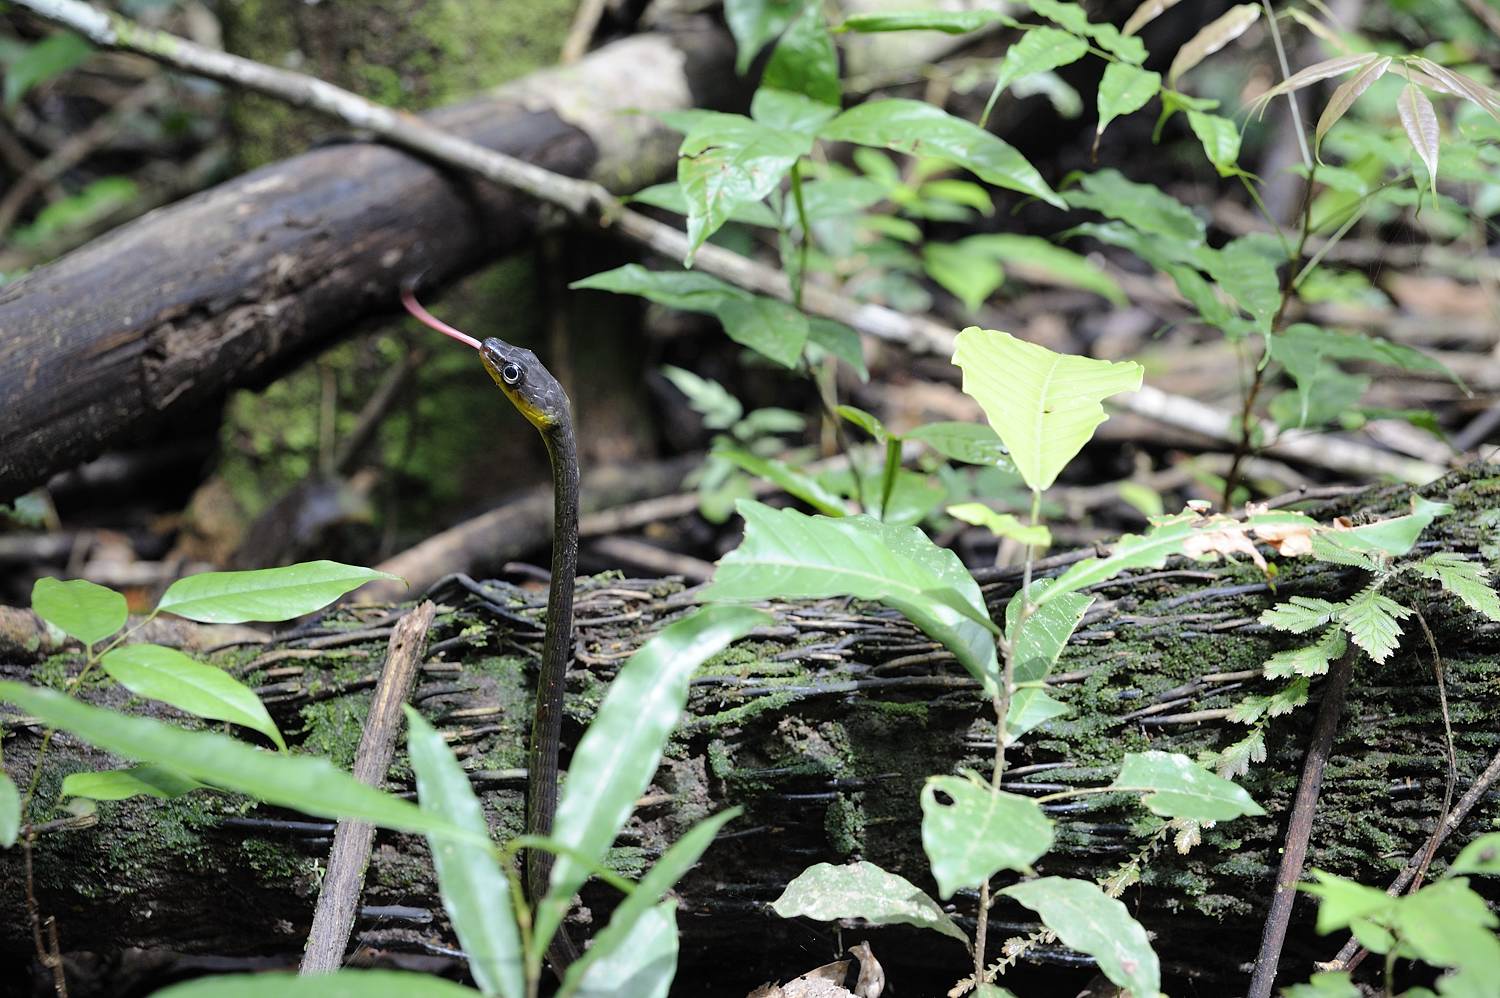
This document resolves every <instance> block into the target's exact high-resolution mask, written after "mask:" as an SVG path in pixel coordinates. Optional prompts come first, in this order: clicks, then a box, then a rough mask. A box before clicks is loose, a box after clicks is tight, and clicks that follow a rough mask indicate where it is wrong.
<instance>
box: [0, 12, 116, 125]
mask: <svg viewBox="0 0 1500 998" xmlns="http://www.w3.org/2000/svg"><path fill="white" fill-rule="evenodd" d="M93 53H94V49H93V47H92V46H91V45H89V43H88V42H86V41H84V40H83V39H82V38H80V37H78V36H77V35H75V34H73V32H71V31H59V32H57V33H56V34H52V35H48V36H47V37H46V38H43V39H42V40H41V41H39V42H36V43H35V44H32V45H29V46H25V47H24V51H22V53H21V54H20V55H19V56H17V57H16V58H14V59H12V60H10V61H9V62H8V63H6V65H5V108H6V110H7V111H11V110H14V109H15V107H16V104H17V103H19V102H20V100H21V98H22V97H24V96H26V92H27V91H28V90H30V89H31V88H32V87H34V86H36V85H37V84H39V83H46V82H47V81H48V80H50V79H52V78H54V77H57V76H61V75H62V74H63V73H66V72H67V71H68V70H70V69H72V68H73V67H75V66H79V65H81V64H82V63H83V61H84V60H85V59H87V58H88V57H89V56H91V55H93Z"/></svg>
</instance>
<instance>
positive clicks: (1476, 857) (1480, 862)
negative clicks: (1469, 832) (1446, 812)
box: [1448, 832, 1500, 877]
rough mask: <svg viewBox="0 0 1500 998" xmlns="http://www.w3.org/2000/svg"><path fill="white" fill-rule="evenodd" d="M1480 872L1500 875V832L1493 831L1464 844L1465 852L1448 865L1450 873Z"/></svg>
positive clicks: (1486, 874)
mask: <svg viewBox="0 0 1500 998" xmlns="http://www.w3.org/2000/svg"><path fill="white" fill-rule="evenodd" d="M1459 873H1478V874H1481V875H1485V876H1492V877H1493V876H1500V832H1491V833H1490V834H1488V835H1481V836H1480V837H1479V838H1477V839H1475V840H1474V841H1473V842H1470V843H1469V844H1468V845H1466V846H1464V849H1463V852H1461V853H1459V854H1458V858H1457V859H1455V860H1454V861H1453V865H1452V866H1450V867H1448V875H1449V876H1453V875H1455V874H1459Z"/></svg>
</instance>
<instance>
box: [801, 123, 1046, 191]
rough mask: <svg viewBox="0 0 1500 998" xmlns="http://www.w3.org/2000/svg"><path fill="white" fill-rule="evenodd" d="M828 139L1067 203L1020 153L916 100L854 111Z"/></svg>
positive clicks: (828, 131)
mask: <svg viewBox="0 0 1500 998" xmlns="http://www.w3.org/2000/svg"><path fill="white" fill-rule="evenodd" d="M823 138H825V139H829V140H832V141H835V142H854V143H857V144H859V145H866V146H877V147H880V148H885V149H892V150H895V151H896V152H904V153H909V154H911V155H921V156H935V157H941V158H943V159H947V160H950V161H952V162H953V163H956V164H957V165H959V166H961V167H963V168H964V169H966V170H968V171H969V172H970V173H973V174H974V175H975V176H977V177H978V178H979V179H981V180H984V181H987V182H989V183H991V184H994V185H996V186H997V187H1005V188H1008V189H1009V190H1013V191H1020V192H1021V193H1022V194H1029V195H1031V196H1032V197H1036V198H1040V199H1041V200H1043V201H1046V202H1047V203H1048V204H1050V205H1053V206H1054V207H1057V208H1066V207H1067V205H1066V204H1064V203H1063V200H1062V199H1061V198H1059V197H1058V196H1057V194H1056V193H1054V192H1053V190H1052V188H1051V187H1048V186H1047V182H1046V181H1044V180H1043V179H1042V176H1041V174H1039V173H1037V172H1036V168H1035V167H1033V166H1032V165H1031V164H1030V163H1028V162H1027V161H1026V158H1025V157H1024V156H1022V155H1021V154H1020V153H1019V152H1017V151H1016V150H1015V149H1013V148H1011V147H1010V146H1009V145H1008V144H1006V143H1005V142H1003V141H1001V140H1000V139H998V138H996V137H995V136H994V135H991V134H990V133H989V132H987V131H985V130H984V129H982V128H980V127H979V126H978V125H975V124H973V123H972V122H968V121H965V120H964V119H962V118H956V117H954V116H953V115H951V114H949V113H948V112H946V111H944V110H943V109H942V108H939V107H936V106H934V105H932V104H928V103H926V102H924V101H916V100H902V99H891V100H875V101H867V102H866V103H864V104H860V105H859V106H858V107H854V108H850V109H849V110H848V111H845V112H844V113H843V114H841V115H839V116H838V117H837V118H834V119H833V120H832V121H830V122H829V123H828V124H827V125H826V126H824V128H823Z"/></svg>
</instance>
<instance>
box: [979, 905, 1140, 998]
mask: <svg viewBox="0 0 1500 998" xmlns="http://www.w3.org/2000/svg"><path fill="white" fill-rule="evenodd" d="M1000 893H1002V894H1008V895H1010V896H1011V897H1013V898H1015V899H1016V900H1017V901H1019V902H1021V904H1023V905H1025V906H1026V907H1028V908H1030V909H1031V910H1032V911H1035V912H1036V913H1037V914H1038V915H1040V916H1041V918H1042V921H1043V922H1044V923H1045V924H1046V926H1047V928H1049V929H1051V930H1052V931H1053V932H1055V933H1057V938H1059V939H1061V940H1062V942H1063V945H1065V946H1069V947H1071V948H1072V949H1075V950H1077V951H1078V952H1080V953H1087V954H1088V955H1089V956H1091V957H1093V958H1094V959H1095V960H1096V961H1097V962H1098V964H1099V969H1100V970H1101V971H1103V972H1104V976H1105V977H1108V978H1109V979H1110V980H1111V981H1114V982H1115V983H1116V984H1118V985H1120V987H1122V988H1127V989H1129V991H1130V993H1131V995H1132V996H1134V998H1157V992H1158V991H1160V990H1161V965H1160V963H1159V962H1158V961H1157V958H1156V952H1155V951H1154V950H1152V948H1151V942H1150V940H1149V939H1148V938H1147V937H1146V930H1145V929H1143V928H1141V924H1140V923H1139V922H1137V921H1136V920H1135V919H1134V918H1132V917H1131V916H1130V911H1129V909H1127V908H1126V907H1125V905H1123V904H1121V903H1120V902H1119V901H1116V900H1115V899H1114V898H1112V897H1110V896H1109V895H1107V894H1105V893H1104V892H1103V891H1102V890H1100V889H1099V888H1098V887H1096V886H1095V885H1094V884H1091V883H1087V882H1086V881H1082V880H1068V879H1064V878H1062V877H1042V878H1041V879H1040V880H1031V881H1027V882H1026V883H1021V884H1015V885H1013V886H1011V887H1007V888H1005V890H1003V891H1001V892H1000Z"/></svg>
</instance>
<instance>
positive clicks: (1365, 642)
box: [1333, 586, 1412, 662]
mask: <svg viewBox="0 0 1500 998" xmlns="http://www.w3.org/2000/svg"><path fill="white" fill-rule="evenodd" d="M1411 615H1412V611H1411V609H1410V608H1409V607H1404V606H1402V605H1401V604H1400V603H1397V602H1396V601H1395V600H1393V599H1391V598H1390V597H1388V596H1382V595H1380V591H1379V590H1378V589H1376V588H1375V587H1374V586H1370V587H1369V588H1368V589H1365V590H1362V591H1361V592H1359V593H1358V594H1356V595H1354V596H1352V597H1350V598H1349V600H1348V602H1346V603H1344V604H1343V605H1342V606H1340V607H1339V608H1338V609H1337V610H1335V611H1334V614H1333V619H1334V620H1337V621H1338V622H1339V623H1340V624H1342V625H1344V630H1346V631H1348V632H1349V637H1350V638H1352V639H1354V643H1355V644H1357V645H1359V646H1360V647H1361V648H1363V649H1364V650H1365V651H1366V652H1368V653H1369V655H1370V657H1371V658H1373V659H1374V660H1375V661H1377V662H1384V661H1385V660H1386V659H1388V658H1390V657H1391V652H1393V651H1395V650H1396V647H1397V646H1398V645H1399V644H1400V643H1401V624H1400V621H1402V620H1405V619H1406V618H1407V617H1410V616H1411Z"/></svg>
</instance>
